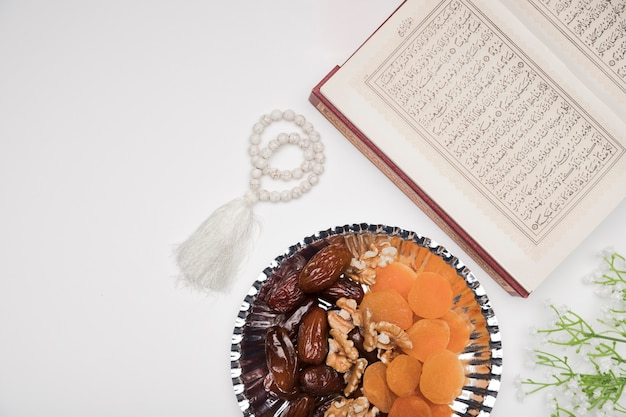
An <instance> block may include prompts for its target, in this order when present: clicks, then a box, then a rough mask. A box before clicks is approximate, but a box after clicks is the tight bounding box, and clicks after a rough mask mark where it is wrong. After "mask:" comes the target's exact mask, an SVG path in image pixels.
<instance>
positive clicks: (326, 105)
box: [309, 66, 530, 298]
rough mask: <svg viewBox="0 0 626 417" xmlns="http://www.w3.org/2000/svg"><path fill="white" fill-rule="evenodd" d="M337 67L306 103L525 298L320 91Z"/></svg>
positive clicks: (482, 264)
mask: <svg viewBox="0 0 626 417" xmlns="http://www.w3.org/2000/svg"><path fill="white" fill-rule="evenodd" d="M339 69H340V66H335V67H334V68H333V69H332V70H331V71H330V72H329V73H328V74H327V75H326V76H325V77H324V78H323V79H322V80H321V81H320V82H319V83H318V84H317V85H316V86H315V87H314V88H313V89H312V91H311V93H310V95H309V102H310V103H311V104H313V106H314V107H315V108H316V109H317V110H318V111H319V112H320V113H321V114H322V115H323V116H324V117H325V118H326V119H327V120H328V121H329V122H330V123H331V124H332V125H333V126H335V128H337V130H339V132H340V133H341V134H342V135H343V136H345V137H346V139H348V140H349V141H350V142H351V143H352V144H353V145H354V146H355V147H356V148H357V149H358V150H359V151H360V152H361V153H362V154H363V155H364V156H365V157H367V158H368V159H369V160H370V161H371V162H372V163H373V164H374V165H375V166H376V167H377V168H378V169H380V170H381V171H382V172H383V173H384V174H385V175H386V176H387V177H388V178H389V179H390V180H391V181H392V182H393V183H394V184H395V185H396V186H397V187H398V188H399V189H400V190H401V191H402V192H404V194H405V195H406V196H407V197H409V199H410V200H411V201H412V202H413V203H414V204H415V205H417V206H418V207H419V208H420V209H421V210H422V211H424V213H425V214H426V215H427V216H428V217H429V218H430V219H431V220H433V221H434V222H435V223H436V224H437V225H438V226H439V227H441V228H442V229H443V230H444V231H445V232H446V233H447V234H448V235H449V236H450V237H451V238H452V239H453V240H454V241H455V242H456V243H457V244H458V245H459V246H460V247H461V248H462V249H463V250H464V251H465V252H466V253H467V254H468V255H469V256H470V257H472V259H474V261H475V262H476V263H478V265H479V266H480V267H481V268H483V269H484V270H485V272H486V273H487V274H488V275H489V276H490V277H491V278H492V279H494V280H495V281H496V282H497V283H498V284H499V285H500V286H501V287H502V288H503V289H504V290H505V291H506V292H507V293H509V294H511V295H515V296H521V297H524V298H526V297H528V296H529V295H530V292H529V291H528V290H526V289H525V288H524V287H523V286H522V285H521V284H520V282H519V281H517V280H516V279H515V278H514V277H513V276H512V275H511V274H509V273H508V272H507V271H506V270H505V269H504V268H503V267H502V266H501V265H500V264H499V263H498V262H497V261H496V260H495V259H494V258H492V257H491V256H490V255H489V254H488V253H487V252H486V251H485V250H484V249H483V248H482V247H481V246H480V245H479V244H478V242H476V241H475V240H474V239H473V238H472V237H471V236H470V235H469V234H468V233H467V232H465V230H464V229H463V228H462V227H461V226H460V225H459V224H458V223H456V222H455V221H454V220H453V219H452V218H450V216H448V214H447V213H446V212H445V210H443V208H442V207H440V206H439V205H438V204H437V203H435V202H434V201H433V200H432V199H430V197H429V196H428V195H427V194H426V193H425V192H424V191H423V190H422V189H421V188H420V187H419V186H418V185H417V184H416V183H415V182H413V181H412V180H411V179H410V178H409V177H408V176H407V175H406V174H405V173H404V172H403V171H402V170H401V169H400V168H399V167H398V166H397V165H396V164H395V163H394V162H393V161H392V160H390V159H389V158H388V157H387V156H386V155H385V154H384V153H383V152H382V151H381V150H380V149H379V148H378V147H377V146H376V145H375V144H374V143H373V142H372V141H371V140H370V139H369V138H368V137H366V136H365V135H364V134H363V132H361V131H360V130H359V129H358V128H357V127H356V126H354V125H353V124H352V123H351V122H350V121H349V120H348V118H347V117H346V116H345V115H343V114H342V113H341V112H340V111H339V110H338V109H337V108H336V107H335V106H334V105H333V104H332V103H331V102H330V101H329V100H328V99H327V98H326V97H325V96H324V95H323V94H322V92H321V88H322V86H323V85H324V84H325V83H326V82H327V81H328V80H329V79H330V78H331V77H332V76H333V74H335V73H336V72H337V71H338V70H339Z"/></svg>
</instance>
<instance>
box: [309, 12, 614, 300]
mask: <svg viewBox="0 0 626 417" xmlns="http://www.w3.org/2000/svg"><path fill="white" fill-rule="evenodd" d="M381 20H383V21H382V23H381V25H380V27H379V28H378V29H377V30H376V31H375V32H374V33H373V34H372V35H371V36H370V37H368V39H366V40H364V42H363V44H362V45H361V46H360V47H359V48H358V49H357V50H356V51H355V52H354V53H353V54H352V55H351V56H350V57H348V58H347V60H346V61H345V62H343V64H341V65H337V66H336V67H335V68H333V69H332V70H331V71H330V72H329V74H327V75H326V76H325V77H324V78H323V79H322V80H321V81H320V82H319V84H318V85H317V86H315V87H314V88H313V90H312V93H311V96H310V101H311V102H312V103H313V104H314V105H315V106H316V107H317V108H318V109H319V110H320V112H322V114H323V115H324V116H325V117H326V118H327V119H328V120H329V121H330V122H331V123H332V124H334V125H335V126H336V127H337V128H338V129H339V131H341V133H343V135H344V136H345V137H346V138H347V139H349V140H350V141H351V142H352V143H353V144H354V145H355V146H356V147H357V148H358V149H359V150H360V151H361V152H363V153H364V154H365V155H366V156H367V157H368V158H369V159H370V160H371V161H372V162H373V163H374V164H375V165H376V166H377V167H378V168H380V169H381V170H382V171H383V172H384V173H385V174H386V175H387V176H388V177H389V178H390V180H391V181H392V182H393V183H394V184H395V185H397V186H398V187H399V188H400V189H401V190H403V191H404V192H405V193H406V195H407V196H409V197H410V198H411V199H412V201H414V202H415V203H416V204H417V205H418V206H419V207H420V208H421V209H422V210H424V211H425V212H426V213H427V214H428V215H429V216H430V217H431V218H432V219H433V220H435V221H436V222H437V224H438V225H440V227H442V229H443V230H444V231H445V232H446V233H448V234H449V236H450V237H451V238H453V239H454V240H455V241H456V242H457V243H458V244H459V245H460V246H461V247H462V248H463V250H464V251H466V252H467V253H468V255H470V256H471V257H472V258H473V259H474V260H475V261H476V262H477V263H478V264H479V265H480V266H481V267H482V268H483V269H484V270H485V271H486V272H487V273H488V274H489V275H490V276H491V277H493V278H494V279H495V280H496V281H497V282H498V283H500V284H501V285H502V286H503V287H504V288H505V289H506V290H507V291H508V292H510V293H511V294H514V295H520V296H528V295H529V294H530V293H531V292H532V291H533V290H534V289H536V287H537V286H538V285H539V284H540V283H541V282H542V281H543V280H544V279H546V278H547V277H548V276H549V275H550V274H551V273H552V272H553V271H554V270H555V269H556V268H557V267H558V266H559V264H560V263H562V262H563V261H564V259H565V258H566V257H567V256H568V254H570V253H571V252H572V251H573V250H574V249H575V248H576V247H578V246H579V245H581V244H583V243H584V240H585V238H586V237H587V236H588V235H589V234H590V233H591V232H592V231H593V230H594V229H595V228H596V227H597V226H598V225H599V224H600V222H601V221H602V220H603V219H604V218H605V217H606V216H608V215H609V214H610V213H611V211H612V210H613V209H614V208H615V207H616V206H617V205H618V204H619V203H620V202H621V201H622V200H623V199H624V197H625V196H626V124H625V121H626V2H624V1H608V0H594V1H589V0H586V1H585V0H567V1H566V0H556V1H555V0H501V1H493V0H443V1H426V0H406V1H405V2H403V3H402V4H401V5H400V6H399V7H398V8H397V9H396V11H395V12H394V13H392V15H391V16H388V17H385V19H381ZM624 227H625V232H626V225H625V226H624Z"/></svg>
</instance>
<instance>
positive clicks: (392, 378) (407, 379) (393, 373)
mask: <svg viewBox="0 0 626 417" xmlns="http://www.w3.org/2000/svg"><path fill="white" fill-rule="evenodd" d="M421 374H422V363H421V362H420V361H419V360H417V359H416V358H414V357H412V356H409V355H404V354H400V355H398V356H396V357H395V358H394V359H393V360H392V361H391V362H389V364H388V365H387V373H386V377H387V385H388V386H389V389H390V390H391V391H393V393H394V394H396V395H397V396H399V397H406V396H409V395H411V394H414V393H415V391H416V390H417V386H418V385H419V382H420V375H421Z"/></svg>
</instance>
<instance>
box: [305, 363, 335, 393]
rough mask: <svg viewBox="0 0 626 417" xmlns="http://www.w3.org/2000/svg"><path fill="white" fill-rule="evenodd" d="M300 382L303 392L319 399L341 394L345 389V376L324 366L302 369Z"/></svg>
mask: <svg viewBox="0 0 626 417" xmlns="http://www.w3.org/2000/svg"><path fill="white" fill-rule="evenodd" d="M299 380H300V388H301V389H302V391H306V392H308V393H310V394H312V395H316V396H318V397H323V396H326V395H330V394H335V393H339V392H340V391H342V390H343V389H344V387H345V382H344V380H343V375H342V374H340V373H339V372H337V371H336V370H334V369H333V368H331V367H330V366H327V365H324V364H322V365H313V366H309V367H306V368H304V369H302V371H300V378H299Z"/></svg>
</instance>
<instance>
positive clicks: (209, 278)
mask: <svg viewBox="0 0 626 417" xmlns="http://www.w3.org/2000/svg"><path fill="white" fill-rule="evenodd" d="M280 121H285V122H290V123H293V124H295V125H296V126H298V127H299V128H300V133H298V132H292V133H279V134H278V135H276V137H275V138H273V139H271V140H270V141H269V142H268V143H267V144H266V145H265V146H263V142H264V140H263V133H264V132H265V129H266V128H267V127H268V126H269V125H271V124H272V123H276V122H280ZM284 146H297V147H299V148H300V149H301V150H302V154H303V160H302V162H301V163H300V165H299V166H297V167H295V168H292V169H278V168H276V167H274V166H272V165H271V164H270V159H271V158H272V156H273V155H274V154H275V152H276V151H277V150H278V149H280V148H281V147H284ZM248 153H249V155H250V162H251V164H252V170H251V172H250V181H249V189H248V190H247V191H246V193H245V194H244V195H243V196H241V197H238V198H235V199H234V200H232V201H230V202H228V203H226V204H224V205H223V206H221V207H219V208H218V209H217V210H215V212H213V214H211V216H209V218H208V219H206V220H205V221H204V222H203V223H202V224H201V225H200V227H198V229H197V230H196V231H195V232H194V233H193V234H192V235H191V236H190V237H189V238H188V239H187V240H186V241H185V242H183V243H182V244H181V245H180V246H179V247H178V248H177V250H176V260H177V263H178V266H179V268H180V271H181V280H182V281H184V283H185V284H186V285H188V286H190V287H192V288H194V289H196V290H200V291H206V292H211V291H224V290H227V289H228V288H229V287H230V285H231V283H232V281H233V279H234V276H235V275H236V273H237V271H238V269H239V267H240V264H241V262H242V260H243V258H245V255H246V254H247V250H248V248H249V246H250V244H251V241H252V240H253V233H254V229H255V225H256V219H255V217H254V212H253V207H254V205H255V204H256V203H258V202H265V201H269V202H273V203H279V202H288V201H291V200H293V199H297V198H299V197H300V196H302V195H303V194H305V193H307V192H309V191H310V190H311V188H312V187H313V186H315V185H316V184H317V183H318V182H319V177H320V175H321V174H322V173H323V171H324V162H325V156H324V145H323V144H322V141H321V138H320V135H319V133H318V132H317V131H316V130H315V129H314V127H313V125H312V124H311V123H309V122H308V121H306V119H305V118H304V116H302V115H300V114H296V113H295V112H294V111H293V110H285V111H281V110H274V111H272V112H271V113H269V114H264V115H263V116H261V119H260V120H259V121H258V122H257V123H255V124H254V125H253V127H252V134H251V136H250V138H249V147H248ZM264 177H267V178H269V179H272V180H275V181H282V182H286V183H289V182H297V185H295V186H293V187H292V188H290V189H284V190H268V189H266V188H263V184H262V179H263V178H264Z"/></svg>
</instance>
